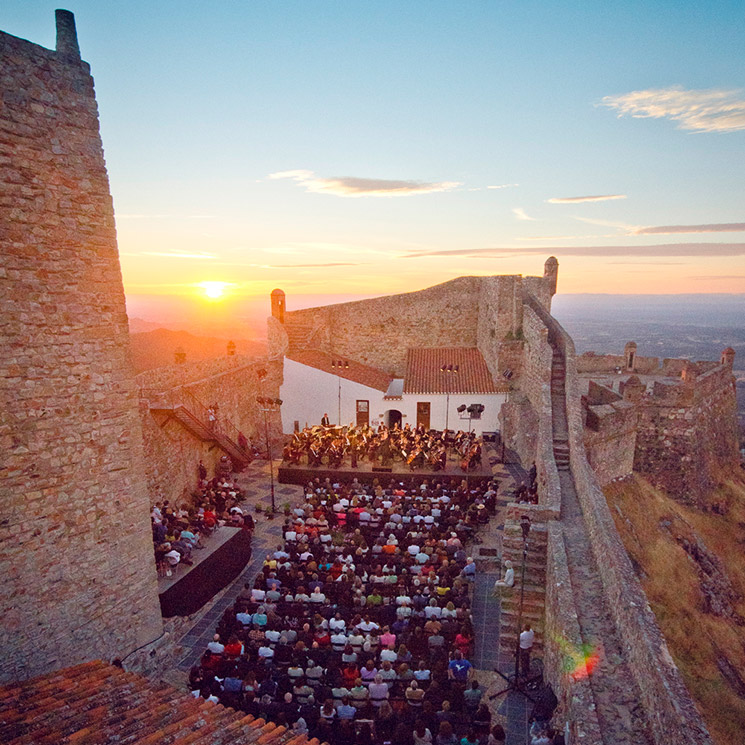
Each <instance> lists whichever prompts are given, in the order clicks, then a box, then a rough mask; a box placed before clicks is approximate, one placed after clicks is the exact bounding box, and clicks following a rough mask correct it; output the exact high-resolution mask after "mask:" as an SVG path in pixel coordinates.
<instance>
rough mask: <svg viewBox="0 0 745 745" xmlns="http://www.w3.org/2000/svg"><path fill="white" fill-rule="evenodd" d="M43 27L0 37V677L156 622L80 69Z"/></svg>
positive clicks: (142, 496) (111, 255)
mask: <svg viewBox="0 0 745 745" xmlns="http://www.w3.org/2000/svg"><path fill="white" fill-rule="evenodd" d="M57 29H58V36H57V51H52V50H49V49H44V48H42V47H40V46H37V45H36V44H32V43H30V42H28V41H25V40H23V39H18V38H16V37H14V36H11V35H9V34H5V33H0V101H2V105H1V106H0V153H2V155H0V194H1V195H2V196H0V236H1V237H2V241H0V245H1V246H2V248H1V249H0V298H1V300H0V304H1V306H2V307H1V311H2V319H3V323H2V328H1V329H0V350H2V352H0V354H1V355H2V363H1V364H0V438H1V439H0V441H1V442H2V456H0V457H1V458H2V464H1V468H0V471H1V473H2V477H1V478H2V482H3V484H2V490H1V491H0V528H1V532H0V567H2V574H3V592H2V599H1V600H0V616H2V619H3V625H2V632H0V646H1V647H2V650H3V654H2V656H1V661H0V680H14V679H22V678H26V677H30V676H32V675H35V674H38V673H43V672H47V671H49V670H53V669H55V668H58V667H61V666H64V665H70V664H74V663H78V662H81V661H84V660H90V659H93V658H96V657H103V658H108V659H111V658H113V657H116V656H120V657H124V656H125V655H126V654H128V653H129V652H131V651H132V650H134V649H135V648H137V647H138V646H140V645H142V644H146V643H147V642H150V641H153V640H154V639H155V638H156V637H158V636H159V635H160V634H161V632H162V621H161V616H160V607H159V604H158V596H157V589H156V572H155V564H154V561H153V552H152V541H151V537H150V518H149V505H148V499H147V491H146V486H145V480H144V476H143V473H144V468H143V457H142V434H141V428H140V420H139V416H138V408H137V406H138V405H137V392H136V390H135V387H134V380H133V378H134V374H133V370H132V365H131V359H130V350H129V336H128V327H127V316H126V312H125V306H124V292H123V287H122V279H121V274H120V269H119V261H118V253H117V246H116V234H115V228H114V215H113V208H112V201H111V196H110V194H109V184H108V178H107V174H106V168H105V165H104V158H103V150H102V145H101V138H100V136H99V128H98V113H97V107H96V100H95V95H94V91H93V79H92V78H91V76H90V73H89V67H88V65H87V64H86V63H85V62H82V61H81V59H80V54H79V51H78V47H77V39H76V37H75V29H74V20H73V18H72V14H70V13H67V11H57ZM52 601H53V602H52ZM50 603H52V606H50Z"/></svg>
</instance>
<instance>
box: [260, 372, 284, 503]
mask: <svg viewBox="0 0 745 745" xmlns="http://www.w3.org/2000/svg"><path fill="white" fill-rule="evenodd" d="M256 376H257V377H258V379H259V383H262V384H263V381H264V378H266V370H258V371H257V372H256ZM262 387H263V385H262ZM256 403H258V404H259V406H260V409H261V411H262V412H263V413H264V441H265V444H266V453H267V456H268V457H269V484H270V490H271V492H270V493H271V498H272V511H271V514H272V515H274V513H275V512H276V506H275V503H274V461H273V459H272V441H271V439H270V438H269V412H270V411H276V410H277V408H278V407H280V406H282V399H281V398H267V397H265V396H257V397H256Z"/></svg>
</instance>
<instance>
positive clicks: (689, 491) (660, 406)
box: [634, 365, 739, 505]
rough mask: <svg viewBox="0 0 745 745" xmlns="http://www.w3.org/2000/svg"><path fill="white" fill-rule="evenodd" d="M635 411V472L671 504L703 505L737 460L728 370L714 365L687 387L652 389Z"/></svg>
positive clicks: (733, 397)
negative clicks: (671, 499) (664, 493)
mask: <svg viewBox="0 0 745 745" xmlns="http://www.w3.org/2000/svg"><path fill="white" fill-rule="evenodd" d="M639 410H640V415H639V424H638V434H637V438H636V451H635V458H634V470H636V471H638V472H639V473H643V474H644V475H645V476H647V478H649V479H650V481H652V482H653V483H654V484H656V485H657V486H659V487H661V488H663V489H665V491H667V492H668V493H669V494H670V495H671V496H673V497H674V498H676V499H679V500H681V501H683V502H686V503H689V504H699V505H703V504H705V502H706V497H707V496H708V494H709V493H710V492H711V490H712V489H713V488H714V487H715V486H716V484H717V482H718V478H719V476H720V474H721V472H722V471H723V470H725V469H728V468H729V469H731V468H735V467H736V466H737V463H738V458H739V453H738V431H737V420H736V418H735V412H736V410H737V401H736V397H735V387H734V385H733V378H732V370H731V368H729V367H727V366H724V365H718V366H717V367H715V368H714V369H712V370H710V371H709V372H707V373H704V374H703V375H701V376H698V377H697V378H695V379H694V380H693V381H692V382H691V383H679V384H677V385H674V386H672V385H668V386H665V385H660V386H655V393H654V395H653V396H652V397H649V398H647V397H644V398H643V399H642V401H641V403H640V406H639Z"/></svg>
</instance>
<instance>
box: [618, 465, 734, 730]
mask: <svg viewBox="0 0 745 745" xmlns="http://www.w3.org/2000/svg"><path fill="white" fill-rule="evenodd" d="M606 496H607V498H608V503H609V505H610V507H611V512H612V514H613V517H614V520H615V522H616V526H617V528H618V530H619V532H620V534H621V538H622V539H623V542H624V545H625V546H626V550H627V551H628V553H629V555H630V557H631V559H632V561H633V562H634V563H635V567H636V569H637V573H638V574H639V576H640V579H641V581H642V584H643V586H644V589H645V591H646V593H647V597H648V598H649V601H650V603H651V605H652V608H653V610H654V612H655V615H656V616H657V621H658V623H659V624H660V627H661V629H662V631H663V633H664V634H665V637H666V638H667V642H668V645H669V647H670V652H671V654H672V656H673V658H674V659H675V662H676V663H677V665H678V666H679V668H680V671H681V673H682V674H683V677H684V678H685V681H686V684H687V685H688V688H689V690H690V692H691V695H692V696H693V698H694V699H695V701H696V702H697V704H698V705H699V707H700V709H701V711H702V713H703V715H704V717H705V719H706V723H707V726H708V727H709V730H710V732H711V734H712V737H713V738H714V740H715V742H716V743H718V744H721V745H725V744H726V745H731V743H735V742H737V743H739V742H742V741H743V740H742V738H743V733H745V682H743V681H745V626H743V625H738V619H737V616H742V617H743V618H745V560H744V559H743V551H744V547H745V478H743V475H742V473H737V474H731V475H730V477H729V478H727V479H723V480H722V485H721V486H720V488H719V490H718V492H717V494H715V495H714V498H713V500H712V504H717V506H718V512H719V511H721V512H723V513H724V514H718V513H717V512H713V511H712V512H706V513H705V512H701V511H699V510H696V509H693V508H690V507H686V506H684V505H681V504H679V503H677V502H676V501H675V500H673V499H671V498H670V497H669V496H667V495H666V494H664V493H663V492H661V491H658V490H656V489H654V488H653V487H652V486H651V485H650V484H649V483H648V482H646V481H645V480H644V479H642V478H640V477H635V478H634V479H633V480H630V481H625V482H617V483H615V484H611V485H609V486H608V487H607V488H606ZM702 544H703V545H702ZM684 546H687V547H688V550H686V548H684ZM704 547H705V548H704ZM702 549H703V550H702ZM712 555H713V557H712ZM694 557H698V558H694ZM714 557H716V558H714ZM717 559H718V562H717ZM712 562H713V563H712ZM706 570H708V574H707V571H706ZM702 580H703V584H702ZM712 598H713V601H712ZM719 600H721V601H722V603H721V605H718V601H719ZM712 602H713V604H712ZM712 607H714V608H715V609H716V610H717V612H722V610H723V609H724V610H723V612H724V613H725V614H727V613H729V614H730V615H729V617H727V615H715V613H714V612H712ZM738 689H739V690H738Z"/></svg>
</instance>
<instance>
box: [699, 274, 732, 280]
mask: <svg viewBox="0 0 745 745" xmlns="http://www.w3.org/2000/svg"><path fill="white" fill-rule="evenodd" d="M688 279H704V280H706V279H745V274H710V275H700V276H698V277H688Z"/></svg>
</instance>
